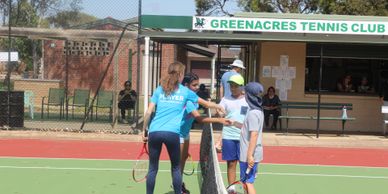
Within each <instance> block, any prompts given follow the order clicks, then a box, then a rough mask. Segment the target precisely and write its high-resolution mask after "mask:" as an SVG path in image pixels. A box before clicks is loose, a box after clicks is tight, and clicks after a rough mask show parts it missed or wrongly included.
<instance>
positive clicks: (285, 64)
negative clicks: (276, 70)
mask: <svg viewBox="0 0 388 194" xmlns="http://www.w3.org/2000/svg"><path fill="white" fill-rule="evenodd" d="M280 66H281V67H288V55H280Z"/></svg>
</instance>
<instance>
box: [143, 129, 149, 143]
mask: <svg viewBox="0 0 388 194" xmlns="http://www.w3.org/2000/svg"><path fill="white" fill-rule="evenodd" d="M143 131H144V132H143V135H142V139H143V142H144V143H147V142H148V134H147V133H148V132H147V130H143Z"/></svg>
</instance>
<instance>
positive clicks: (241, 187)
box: [226, 168, 251, 194]
mask: <svg viewBox="0 0 388 194" xmlns="http://www.w3.org/2000/svg"><path fill="white" fill-rule="evenodd" d="M250 172H251V168H248V169H247V170H246V171H245V174H244V176H243V177H242V178H241V179H240V180H238V181H235V182H233V183H232V184H230V185H228V186H227V187H226V190H229V189H231V188H232V187H234V190H235V191H236V192H237V193H238V194H244V193H247V191H248V190H247V184H246V183H245V181H246V180H247V177H248V174H249V173H250Z"/></svg>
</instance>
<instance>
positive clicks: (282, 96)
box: [279, 89, 287, 101]
mask: <svg viewBox="0 0 388 194" xmlns="http://www.w3.org/2000/svg"><path fill="white" fill-rule="evenodd" d="M279 99H280V100H281V101H286V100H287V90H285V89H284V90H279Z"/></svg>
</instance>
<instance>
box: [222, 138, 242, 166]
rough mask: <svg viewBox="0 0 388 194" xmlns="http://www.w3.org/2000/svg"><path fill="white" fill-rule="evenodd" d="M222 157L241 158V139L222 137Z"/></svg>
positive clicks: (228, 159)
mask: <svg viewBox="0 0 388 194" xmlns="http://www.w3.org/2000/svg"><path fill="white" fill-rule="evenodd" d="M222 159H223V160H226V161H234V160H239V159H240V141H239V140H231V139H222Z"/></svg>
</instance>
